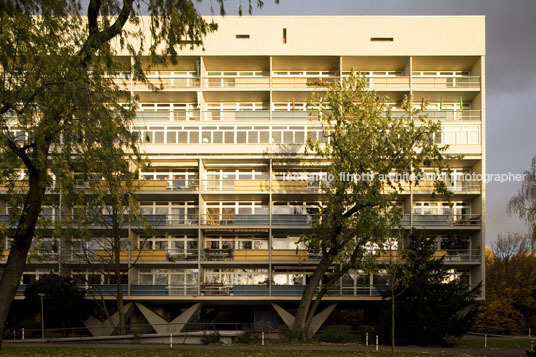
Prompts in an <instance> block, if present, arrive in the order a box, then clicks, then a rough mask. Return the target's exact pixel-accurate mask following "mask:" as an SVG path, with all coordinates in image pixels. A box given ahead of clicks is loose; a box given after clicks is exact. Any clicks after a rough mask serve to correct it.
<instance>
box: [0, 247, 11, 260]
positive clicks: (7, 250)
mask: <svg viewBox="0 0 536 357" xmlns="http://www.w3.org/2000/svg"><path fill="white" fill-rule="evenodd" d="M8 256H9V249H4V250H2V256H1V257H0V260H2V261H6V260H7V257H8Z"/></svg>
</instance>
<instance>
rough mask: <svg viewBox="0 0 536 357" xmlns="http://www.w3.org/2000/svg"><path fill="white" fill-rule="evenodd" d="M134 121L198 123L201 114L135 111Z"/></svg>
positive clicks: (186, 111) (193, 111) (198, 112)
mask: <svg viewBox="0 0 536 357" xmlns="http://www.w3.org/2000/svg"><path fill="white" fill-rule="evenodd" d="M136 120H140V121H144V122H151V121H199V120H201V112H200V111H199V110H174V111H171V110H166V111H152V110H145V111H137V112H136Z"/></svg>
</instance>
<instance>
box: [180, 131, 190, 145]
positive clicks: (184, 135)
mask: <svg viewBox="0 0 536 357" xmlns="http://www.w3.org/2000/svg"><path fill="white" fill-rule="evenodd" d="M178 134H179V144H188V133H187V132H185V131H181V132H179V133H178Z"/></svg>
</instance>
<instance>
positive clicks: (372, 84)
mask: <svg viewBox="0 0 536 357" xmlns="http://www.w3.org/2000/svg"><path fill="white" fill-rule="evenodd" d="M365 81H366V86H367V88H370V89H407V90H409V77H404V76H395V77H382V76H378V77H375V76H367V77H365Z"/></svg>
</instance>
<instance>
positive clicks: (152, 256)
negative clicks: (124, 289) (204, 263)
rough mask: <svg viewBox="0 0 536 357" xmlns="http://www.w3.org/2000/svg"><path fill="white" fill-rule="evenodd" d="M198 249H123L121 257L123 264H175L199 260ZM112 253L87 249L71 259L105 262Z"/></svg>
mask: <svg viewBox="0 0 536 357" xmlns="http://www.w3.org/2000/svg"><path fill="white" fill-rule="evenodd" d="M197 256H198V254H197V249H141V250H140V249H132V250H130V252H129V251H128V250H125V249H122V250H121V252H120V255H119V259H120V262H121V263H128V262H138V263H152V262H173V261H187V260H197ZM112 258H113V256H112V251H111V250H106V249H87V250H85V251H83V250H82V251H72V252H71V254H70V259H71V260H72V261H73V262H87V261H90V262H104V261H110V260H112Z"/></svg>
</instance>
